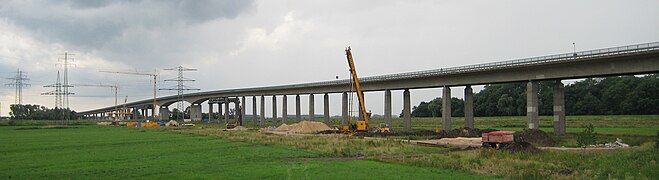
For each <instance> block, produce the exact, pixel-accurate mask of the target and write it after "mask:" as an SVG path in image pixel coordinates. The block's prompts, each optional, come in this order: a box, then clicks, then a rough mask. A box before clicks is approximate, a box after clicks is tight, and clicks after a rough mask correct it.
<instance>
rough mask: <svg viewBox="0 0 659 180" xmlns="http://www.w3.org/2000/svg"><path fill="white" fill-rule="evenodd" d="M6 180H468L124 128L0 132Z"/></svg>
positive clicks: (0, 170)
mask: <svg viewBox="0 0 659 180" xmlns="http://www.w3.org/2000/svg"><path fill="white" fill-rule="evenodd" d="M0 137H2V141H1V142H0V162H2V163H0V177H3V178H8V179H14V178H15V179H126V178H128V179H162V178H167V179H193V178H203V179H261V178H268V179H344V178H351V179H375V178H387V179H403V178H412V179H436V178H451V179H474V178H478V179H481V178H486V177H482V176H479V175H474V174H472V173H468V172H464V171H460V170H444V169H437V168H431V167H419V166H410V165H404V164H397V163H386V162H381V161H373V160H348V161H320V160H311V161H296V160H290V159H289V158H299V157H306V158H315V157H321V156H322V155H323V154H319V153H316V152H313V151H310V150H306V149H302V148H296V147H291V146H284V145H277V144H259V143H253V142H242V141H237V140H231V139H226V138H213V137H208V136H200V135H194V134H181V133H172V132H169V131H162V130H153V129H138V128H126V127H101V126H95V125H91V126H90V125H81V126H0Z"/></svg>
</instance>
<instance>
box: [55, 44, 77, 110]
mask: <svg viewBox="0 0 659 180" xmlns="http://www.w3.org/2000/svg"><path fill="white" fill-rule="evenodd" d="M73 55H74V54H70V53H68V52H64V59H62V58H58V59H57V60H58V61H60V62H63V64H62V65H63V66H64V84H63V86H62V87H63V94H62V95H63V105H65V106H66V108H67V109H68V108H69V95H70V94H72V93H69V87H73V86H70V85H69V66H75V64H72V63H69V61H73V60H74V59H73V58H69V56H73ZM67 118H68V117H67Z"/></svg>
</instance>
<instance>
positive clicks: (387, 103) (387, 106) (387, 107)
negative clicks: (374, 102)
mask: <svg viewBox="0 0 659 180" xmlns="http://www.w3.org/2000/svg"><path fill="white" fill-rule="evenodd" d="M384 123H385V124H387V125H389V126H390V127H391V90H388V89H387V90H384Z"/></svg>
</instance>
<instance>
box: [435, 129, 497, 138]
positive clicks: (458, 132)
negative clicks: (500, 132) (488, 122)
mask: <svg viewBox="0 0 659 180" xmlns="http://www.w3.org/2000/svg"><path fill="white" fill-rule="evenodd" d="M492 131H496V130H495V129H478V128H473V129H472V128H468V127H464V128H460V129H452V130H449V131H441V132H440V133H439V134H438V135H437V137H438V139H441V138H456V137H481V135H482V134H483V133H488V132H492Z"/></svg>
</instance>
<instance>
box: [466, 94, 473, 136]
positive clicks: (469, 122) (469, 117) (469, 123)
mask: <svg viewBox="0 0 659 180" xmlns="http://www.w3.org/2000/svg"><path fill="white" fill-rule="evenodd" d="M464 108H465V109H464V114H465V127H467V128H471V129H473V128H474V90H473V89H471V85H467V86H466V87H465V99H464Z"/></svg>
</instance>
